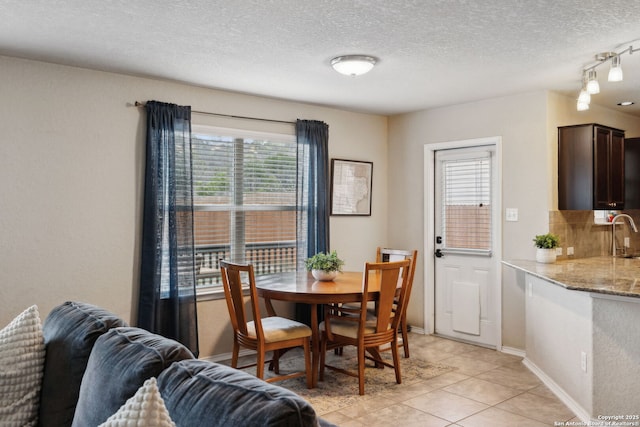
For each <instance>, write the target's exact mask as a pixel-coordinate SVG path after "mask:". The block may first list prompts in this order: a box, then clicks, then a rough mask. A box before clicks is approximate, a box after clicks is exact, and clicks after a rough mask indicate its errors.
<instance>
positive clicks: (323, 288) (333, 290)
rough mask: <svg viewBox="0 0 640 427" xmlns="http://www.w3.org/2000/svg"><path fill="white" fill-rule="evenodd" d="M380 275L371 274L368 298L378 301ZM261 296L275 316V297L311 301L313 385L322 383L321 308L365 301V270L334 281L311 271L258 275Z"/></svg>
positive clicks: (302, 301)
mask: <svg viewBox="0 0 640 427" xmlns="http://www.w3.org/2000/svg"><path fill="white" fill-rule="evenodd" d="M379 276H380V275H379V274H377V273H376V272H371V273H370V276H369V293H368V299H369V300H370V301H375V300H376V299H377V298H378V297H379V294H380V279H379ZM256 289H257V293H258V296H260V297H262V298H263V299H264V301H265V307H266V309H267V313H268V314H269V316H275V315H276V313H275V310H274V308H273V304H272V303H271V300H278V301H288V302H295V303H302V304H308V305H309V306H310V309H311V325H310V326H311V362H312V363H311V365H312V384H313V387H316V386H317V383H318V370H319V366H318V364H319V360H320V339H319V334H320V331H319V329H318V315H319V310H320V308H321V307H322V305H323V304H339V303H353V302H362V298H363V292H362V291H363V273H362V272H355V271H345V272H341V273H338V275H337V276H336V277H335V279H333V280H331V281H320V280H316V279H315V278H314V277H313V276H312V275H311V273H310V272H301V271H298V272H283V273H274V274H267V275H260V276H257V277H256Z"/></svg>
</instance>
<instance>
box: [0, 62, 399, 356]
mask: <svg viewBox="0 0 640 427" xmlns="http://www.w3.org/2000/svg"><path fill="white" fill-rule="evenodd" d="M0 75H1V76H2V80H3V81H2V93H1V96H0V117H1V119H0V120H1V122H2V142H1V143H0V236H1V237H0V325H5V324H7V323H8V322H9V321H10V320H11V319H12V318H13V317H14V316H15V315H17V314H18V313H19V312H20V311H22V310H23V309H24V308H26V307H27V306H29V305H31V304H37V305H38V307H39V309H40V313H41V317H43V318H44V317H45V316H46V315H47V314H48V313H49V311H50V310H51V308H53V307H54V306H56V305H58V304H59V303H61V302H64V301H66V300H76V301H86V302H89V303H93V304H97V305H100V306H103V307H105V308H107V309H109V310H111V311H113V312H115V313H117V314H119V315H120V316H122V317H124V318H125V319H127V320H129V321H131V320H132V319H135V302H136V298H137V297H136V295H137V282H138V275H139V268H138V263H139V252H140V241H139V237H138V236H139V235H140V218H141V212H142V204H141V203H142V188H143V182H142V180H143V171H144V134H145V132H144V127H145V122H144V117H145V116H144V112H143V111H142V110H141V109H138V108H134V107H131V106H128V104H131V103H133V102H134V101H136V100H138V101H146V100H150V99H155V100H159V101H164V102H173V103H177V104H181V105H191V106H192V108H193V109H194V110H199V111H209V112H218V113H225V114H235V115H242V116H253V117H263V118H272V119H278V120H286V121H295V119H296V118H301V119H313V120H322V121H325V122H327V123H328V124H329V134H330V137H329V153H330V156H331V157H338V158H346V159H354V160H366V161H372V162H373V164H374V169H373V207H372V215H371V216H370V217H351V218H338V217H333V218H332V219H331V227H332V233H331V239H332V240H331V246H332V248H333V249H336V250H338V252H339V253H340V255H341V256H342V257H343V258H344V259H345V260H346V268H347V269H360V268H362V264H363V263H364V261H365V260H368V259H373V257H375V247H376V246H378V245H385V244H386V243H387V242H386V240H387V204H386V199H387V185H386V176H387V137H386V135H387V118H386V117H383V116H376V115H367V114H357V113H350V112H345V111H341V110H337V109H331V108H324V107H318V106H313V105H307V104H302V103H293V102H284V101H279V100H273V99H267V98H261V97H254V96H249V95H241V94H234V93H229V92H223V91H217V90H209V89H204V88H199V87H193V86H187V85H183V84H178V83H173V82H167V81H159V80H152V79H143V78H137V77H131V76H125V75H119V74H113V73H103V72H96V71H89V70H84V69H80V68H73V67H65V66H59V65H53V64H47V63H42V62H35V61H27V60H22V59H15V58H9V57H2V56H0ZM212 122H215V124H218V125H226V126H244V125H247V126H250V127H254V126H258V124H256V123H257V122H246V121H241V122H239V121H237V120H235V121H234V120H227V121H226V122H225V121H223V120H219V119H213V118H211V117H209V116H203V115H197V114H194V115H193V123H194V124H214V123H212ZM260 126H262V125H260ZM276 128H278V129H276ZM268 130H272V131H277V130H282V129H281V127H278V126H273V129H268ZM289 130H291V129H290V128H289ZM198 307H199V316H200V322H199V323H200V337H201V343H200V344H201V355H202V356H209V355H212V354H216V353H225V352H229V351H230V350H231V342H230V341H229V339H228V335H226V333H227V332H228V331H227V327H226V325H227V324H228V314H227V311H226V306H225V303H224V300H216V301H204V302H201V303H199V304H198Z"/></svg>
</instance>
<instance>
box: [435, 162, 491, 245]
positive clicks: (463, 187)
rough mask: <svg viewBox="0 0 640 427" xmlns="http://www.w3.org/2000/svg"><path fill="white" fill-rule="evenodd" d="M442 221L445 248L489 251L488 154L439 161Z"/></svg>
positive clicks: (489, 196) (489, 190)
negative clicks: (440, 167) (440, 162)
mask: <svg viewBox="0 0 640 427" xmlns="http://www.w3.org/2000/svg"><path fill="white" fill-rule="evenodd" d="M442 174H443V176H442V185H443V188H442V196H443V197H442V200H443V203H442V213H441V214H442V223H443V234H444V247H445V248H446V249H448V250H451V249H453V250H462V251H464V250H474V251H478V250H479V251H488V252H490V251H491V221H492V218H491V201H492V197H491V157H490V153H482V154H479V155H478V156H477V157H474V158H466V159H456V160H445V161H443V163H442Z"/></svg>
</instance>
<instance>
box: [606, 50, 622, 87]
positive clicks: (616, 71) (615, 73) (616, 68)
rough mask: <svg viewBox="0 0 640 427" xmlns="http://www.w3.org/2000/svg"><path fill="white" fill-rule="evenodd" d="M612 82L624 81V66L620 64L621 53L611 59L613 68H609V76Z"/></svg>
mask: <svg viewBox="0 0 640 427" xmlns="http://www.w3.org/2000/svg"><path fill="white" fill-rule="evenodd" d="M607 80H609V81H610V82H621V81H622V66H621V65H620V55H616V56H614V57H613V58H612V59H611V69H610V70H609V77H608V78H607Z"/></svg>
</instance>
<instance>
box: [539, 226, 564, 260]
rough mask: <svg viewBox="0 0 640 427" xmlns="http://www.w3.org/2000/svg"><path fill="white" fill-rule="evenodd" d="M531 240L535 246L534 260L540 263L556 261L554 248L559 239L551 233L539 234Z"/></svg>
mask: <svg viewBox="0 0 640 427" xmlns="http://www.w3.org/2000/svg"><path fill="white" fill-rule="evenodd" d="M533 242H534V244H535V246H536V248H538V249H536V261H538V262H542V263H552V262H556V248H557V247H558V244H559V243H560V239H559V238H558V236H556V235H555V234H553V233H547V234H539V235H537V236H536V237H535V238H534V239H533Z"/></svg>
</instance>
